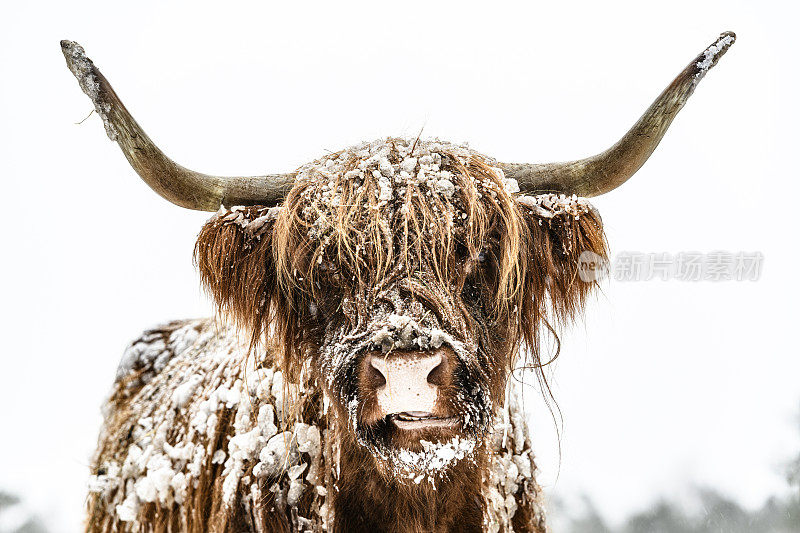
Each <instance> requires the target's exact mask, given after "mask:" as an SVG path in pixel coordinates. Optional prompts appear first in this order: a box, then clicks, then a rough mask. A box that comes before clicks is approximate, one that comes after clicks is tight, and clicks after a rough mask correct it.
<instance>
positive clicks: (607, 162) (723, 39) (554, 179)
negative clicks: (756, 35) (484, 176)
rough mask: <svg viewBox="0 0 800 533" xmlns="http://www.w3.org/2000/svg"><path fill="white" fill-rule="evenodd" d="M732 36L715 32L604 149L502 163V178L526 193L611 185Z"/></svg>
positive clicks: (644, 152) (659, 133)
mask: <svg viewBox="0 0 800 533" xmlns="http://www.w3.org/2000/svg"><path fill="white" fill-rule="evenodd" d="M735 40H736V34H734V33H733V32H725V33H723V34H722V35H720V36H719V38H718V39H717V40H716V41H715V42H714V43H713V44H712V45H711V46H709V47H708V48H706V49H705V50H704V51H703V53H701V54H700V55H699V56H697V57H696V58H695V59H694V60H693V61H692V62H691V63H689V65H688V66H687V67H686V68H685V69H683V72H681V73H680V74H678V77H677V78H675V79H674V80H673V82H672V83H671V84H670V85H669V86H668V87H667V88H666V89H664V92H662V93H661V95H660V96H659V97H658V98H657V99H656V101H655V102H653V103H652V104H651V105H650V107H649V108H648V109H647V111H645V113H644V115H642V117H641V118H640V119H639V120H638V122H636V124H634V125H633V127H632V128H631V129H630V131H628V133H626V134H625V136H624V137H622V139H620V140H619V141H618V142H617V144H615V145H614V146H612V147H611V148H609V149H608V150H606V151H605V152H603V153H601V154H598V155H595V156H593V157H589V158H586V159H581V160H578V161H569V162H566V163H547V164H525V163H522V164H520V163H502V164H501V165H500V166H501V167H502V169H503V171H504V172H505V175H506V177H509V178H515V179H516V180H517V182H518V183H519V188H520V190H521V191H522V192H523V193H528V194H531V193H546V192H558V193H565V194H577V195H579V196H598V195H601V194H604V193H607V192H608V191H611V190H613V189H616V188H617V187H619V186H620V185H622V184H623V183H625V181H627V180H628V178H630V177H631V176H633V174H634V173H635V172H636V171H637V170H639V168H640V167H641V166H642V165H643V164H644V162H645V161H647V158H648V157H650V154H652V153H653V150H655V149H656V146H658V143H659V142H660V141H661V138H662V137H664V134H665V133H666V132H667V128H668V127H669V125H670V123H671V122H672V119H674V118H675V115H677V114H678V111H680V110H681V108H682V107H683V105H684V104H685V103H686V100H688V99H689V96H691V95H692V93H693V92H694V88H695V87H696V86H697V84H698V82H699V81H700V80H701V79H703V76H705V75H706V72H708V71H709V70H710V69H711V68H712V67H713V66H714V65H716V64H717V61H719V58H720V57H722V55H723V54H724V53H725V52H727V50H728V48H730V46H731V45H732V44H733V43H734V41H735Z"/></svg>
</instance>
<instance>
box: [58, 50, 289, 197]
mask: <svg viewBox="0 0 800 533" xmlns="http://www.w3.org/2000/svg"><path fill="white" fill-rule="evenodd" d="M61 50H62V51H63V52H64V57H65V58H66V60H67V66H68V67H69V69H70V71H72V74H74V75H75V77H76V78H77V79H78V83H80V86H81V89H83V92H84V93H86V95H87V96H88V97H89V98H91V99H92V102H93V103H94V107H95V111H97V114H98V115H100V117H101V118H102V119H103V124H104V125H105V128H106V133H107V134H108V137H109V138H110V139H111V140H112V141H116V142H117V144H119V147H120V148H121V149H122V153H124V154H125V157H126V158H127V159H128V161H129V162H130V164H131V166H133V168H134V170H136V172H137V173H138V174H139V176H140V177H141V178H142V179H143V180H144V182H145V183H147V184H148V185H149V186H150V188H151V189H153V190H154V191H156V192H157V193H158V194H159V195H161V196H162V197H164V198H166V199H167V200H169V201H170V202H172V203H173V204H176V205H179V206H181V207H186V208H188V209H196V210H199V211H216V210H217V209H219V208H220V206H222V205H225V206H228V207H230V206H233V205H275V204H278V203H280V202H281V201H283V199H284V198H285V196H286V194H287V193H288V192H289V190H290V189H291V187H292V184H293V182H294V178H295V175H294V174H291V173H290V174H271V175H267V176H251V177H220V176H210V175H208V174H201V173H199V172H194V171H192V170H189V169H187V168H184V167H182V166H181V165H179V164H177V163H175V162H174V161H173V160H171V159H170V158H169V157H167V156H166V155H165V154H164V152H162V151H161V150H160V149H159V148H158V146H156V145H155V144H154V143H153V141H151V140H150V137H148V136H147V134H146V133H145V132H144V130H142V128H141V127H140V126H139V124H137V123H136V121H135V120H134V119H133V117H132V116H131V114H130V113H129V112H128V110H127V109H125V106H124V105H123V104H122V102H121V101H120V99H119V97H118V96H117V94H116V93H115V92H114V89H112V88H111V84H110V83H108V80H106V78H105V76H103V74H101V73H100V70H98V68H97V67H95V66H94V63H92V60H91V59H89V58H88V57H86V54H85V52H84V51H83V47H82V46H81V45H79V44H78V43H75V42H72V41H61Z"/></svg>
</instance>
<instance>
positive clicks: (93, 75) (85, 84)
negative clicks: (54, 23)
mask: <svg viewBox="0 0 800 533" xmlns="http://www.w3.org/2000/svg"><path fill="white" fill-rule="evenodd" d="M61 52H62V53H63V54H64V59H66V60H67V68H69V71H70V72H72V75H73V76H75V79H77V80H78V84H79V85H80V86H81V90H82V91H83V92H84V94H86V96H88V97H89V98H90V99H91V100H92V103H93V104H94V109H95V111H96V112H97V114H98V115H100V118H101V119H102V120H103V125H104V126H105V129H106V135H108V138H109V139H111V140H112V141H116V140H117V135H118V132H117V129H116V127H115V126H114V124H113V123H112V122H111V120H110V119H109V112H110V111H111V105H110V104H109V103H108V102H107V99H106V97H104V96H103V91H104V90H107V89H108V87H105V88H104V87H103V83H106V84H107V82H104V81H103V80H102V76H98V74H99V72H98V71H97V68H96V67H95V66H94V63H93V62H92V60H91V59H89V58H88V57H86V51H85V50H84V49H83V47H82V46H81V45H79V44H78V43H76V42H75V41H68V40H66V39H65V40H63V41H61Z"/></svg>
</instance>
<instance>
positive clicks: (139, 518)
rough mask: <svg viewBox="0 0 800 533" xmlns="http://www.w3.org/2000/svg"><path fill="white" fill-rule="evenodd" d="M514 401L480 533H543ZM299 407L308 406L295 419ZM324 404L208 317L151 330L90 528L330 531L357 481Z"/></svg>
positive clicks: (501, 416)
mask: <svg viewBox="0 0 800 533" xmlns="http://www.w3.org/2000/svg"><path fill="white" fill-rule="evenodd" d="M511 392H512V393H511V394H510V397H509V398H510V401H509V402H508V404H507V406H505V408H503V409H501V410H500V411H499V412H498V413H497V417H496V419H495V422H494V426H493V429H492V433H491V438H490V439H488V441H487V448H488V450H487V451H490V452H489V457H490V460H489V465H488V467H487V468H486V470H485V472H484V475H485V476H486V477H487V483H486V488H485V492H484V494H483V497H484V498H485V499H486V510H487V513H486V517H485V519H484V521H485V524H486V531H512V524H514V523H520V518H521V517H524V520H525V521H526V522H530V523H533V524H540V525H541V527H542V531H543V526H544V513H543V510H542V506H541V500H540V497H541V491H540V489H539V487H538V485H536V481H535V478H534V474H535V471H536V466H535V463H534V460H533V452H532V450H531V442H530V439H529V437H528V430H527V426H526V423H525V419H524V416H523V412H522V410H521V405H520V403H519V401H518V393H519V392H520V389H516V388H514V389H512V391H511ZM298 396H299V397H302V398H299V397H298ZM299 399H303V400H305V401H304V404H305V409H304V411H303V412H301V413H290V412H289V411H290V410H292V409H293V408H294V407H296V406H297V405H298V404H299V402H298V400H299ZM323 403H324V402H323V400H322V397H321V395H320V392H319V390H316V389H314V388H307V389H303V388H302V387H291V386H289V387H287V383H285V382H284V379H283V374H282V372H281V371H280V369H278V368H277V367H276V366H275V364H274V359H273V357H272V356H271V354H269V353H251V352H250V351H249V346H248V343H247V342H246V341H243V340H242V339H241V337H240V336H239V335H238V334H237V332H236V331H235V330H234V329H233V328H230V327H223V326H220V325H219V324H218V322H216V321H215V320H213V319H204V320H192V321H185V322H173V323H170V324H166V325H164V326H161V327H158V328H155V329H152V330H149V331H146V332H145V333H144V334H143V335H142V336H141V337H140V338H139V339H137V340H135V341H134V342H133V343H131V345H130V346H129V347H128V349H127V350H126V351H125V355H124V357H123V361H122V363H121V364H120V368H119V372H118V376H117V380H116V383H115V385H114V388H113V390H112V393H111V397H110V398H109V400H108V403H107V405H106V411H105V424H104V426H103V431H102V434H101V438H100V446H99V448H98V451H97V454H96V456H95V458H94V461H93V466H92V469H93V475H92V476H91V480H90V484H89V490H90V495H89V517H88V523H87V529H88V530H90V531H109V532H110V531H198V532H200V531H236V532H239V531H257V532H272V531H324V530H326V529H327V530H330V527H329V526H330V524H332V523H333V522H332V520H333V512H334V509H333V507H332V505H331V500H330V497H329V495H332V494H335V493H336V491H337V490H338V488H337V485H339V484H340V483H341V479H342V477H344V476H347V475H350V474H351V473H350V472H343V471H342V468H341V465H340V461H339V457H340V455H341V453H342V450H341V447H340V446H339V445H338V443H337V439H335V438H333V435H334V434H335V430H334V428H333V427H331V426H329V423H328V422H329V420H328V417H327V416H326V415H325V414H324V411H325V408H324V405H323ZM358 474H359V475H363V472H360V473H358ZM362 481H366V480H365V479H364V478H362ZM458 518H460V517H458ZM516 531H530V529H527V528H518V529H516ZM533 531H536V530H535V529H534V530H533Z"/></svg>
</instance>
